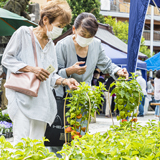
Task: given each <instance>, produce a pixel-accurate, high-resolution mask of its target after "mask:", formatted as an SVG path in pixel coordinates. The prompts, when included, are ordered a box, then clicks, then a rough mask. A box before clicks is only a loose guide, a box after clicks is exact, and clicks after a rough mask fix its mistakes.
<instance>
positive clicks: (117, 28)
mask: <svg viewBox="0 0 160 160" xmlns="http://www.w3.org/2000/svg"><path fill="white" fill-rule="evenodd" d="M105 23H106V24H109V25H110V26H112V27H113V32H114V34H115V36H116V37H118V38H119V39H121V40H122V41H123V42H124V43H126V44H128V28H129V23H128V22H127V21H125V22H121V21H118V22H117V21H116V19H115V18H112V17H111V16H108V17H106V18H105ZM144 41H145V38H144V37H143V36H142V38H141V44H140V49H139V51H140V52H141V53H143V54H145V55H147V57H151V55H150V49H148V48H147V46H145V45H144Z"/></svg>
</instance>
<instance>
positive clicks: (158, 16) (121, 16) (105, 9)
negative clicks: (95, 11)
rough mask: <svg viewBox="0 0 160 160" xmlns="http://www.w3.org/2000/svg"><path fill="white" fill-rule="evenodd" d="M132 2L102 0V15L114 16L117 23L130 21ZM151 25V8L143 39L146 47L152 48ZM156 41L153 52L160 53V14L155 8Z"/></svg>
mask: <svg viewBox="0 0 160 160" xmlns="http://www.w3.org/2000/svg"><path fill="white" fill-rule="evenodd" d="M129 10H130V0H101V12H100V13H101V14H102V15H104V16H106V17H107V16H112V17H113V18H115V19H116V20H117V21H122V22H124V21H129ZM150 23H151V6H149V7H148V10H147V14H146V17H145V25H144V30H143V37H144V38H145V45H146V46H148V48H150V43H151V42H150V28H151V27H150ZM153 39H154V41H153V51H154V52H155V53H157V52H160V13H159V11H158V9H157V8H156V7H154V38H153Z"/></svg>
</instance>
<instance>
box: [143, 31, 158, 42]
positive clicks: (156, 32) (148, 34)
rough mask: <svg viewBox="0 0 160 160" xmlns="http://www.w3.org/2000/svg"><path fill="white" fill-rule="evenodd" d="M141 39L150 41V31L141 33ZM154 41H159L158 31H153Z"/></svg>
mask: <svg viewBox="0 0 160 160" xmlns="http://www.w3.org/2000/svg"><path fill="white" fill-rule="evenodd" d="M143 37H144V38H145V40H149V41H150V30H144V31H143ZM153 40H154V41H160V31H154V36H153Z"/></svg>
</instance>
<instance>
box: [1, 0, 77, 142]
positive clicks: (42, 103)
mask: <svg viewBox="0 0 160 160" xmlns="http://www.w3.org/2000/svg"><path fill="white" fill-rule="evenodd" d="M70 20H71V9H70V7H69V5H68V3H67V1H66V0H54V1H52V2H48V3H46V5H45V6H44V8H43V9H42V11H41V19H40V22H39V26H37V27H36V28H33V27H26V26H22V27H20V28H19V29H18V30H17V31H15V33H14V34H13V36H12V37H11V39H10V41H9V43H8V45H7V47H6V49H5V51H4V54H3V59H2V64H3V65H4V66H5V67H6V68H7V69H8V72H7V79H8V78H9V77H10V74H11V73H15V74H16V73H23V72H32V73H34V74H35V76H36V78H38V79H39V80H40V81H41V83H40V87H39V91H38V97H32V96H28V95H25V94H22V93H20V92H16V91H14V90H11V89H6V96H7V99H8V113H9V116H10V118H11V119H12V121H13V134H14V144H17V143H18V142H20V141H21V138H27V137H29V138H31V139H42V137H44V133H45V129H46V125H47V123H49V124H50V125H51V124H52V122H53V120H54V119H55V116H56V114H57V106H56V101H55V98H54V96H53V93H52V89H51V88H55V87H58V85H68V86H69V88H70V89H76V88H77V85H78V83H77V82H76V80H74V79H65V78H62V77H60V76H59V75H57V74H56V72H57V69H58V65H57V57H56V53H55V46H54V44H53V41H52V39H54V38H56V37H58V36H60V35H61V33H62V30H63V27H64V26H65V25H66V24H69V23H70ZM32 35H33V37H34V38H33V39H35V48H36V51H37V61H38V67H36V66H35V62H34V53H33V45H32V39H31V36H32ZM50 65H52V66H53V67H54V69H55V70H54V71H53V73H49V72H48V71H47V70H46V68H47V67H48V66H50ZM15 83H18V82H15Z"/></svg>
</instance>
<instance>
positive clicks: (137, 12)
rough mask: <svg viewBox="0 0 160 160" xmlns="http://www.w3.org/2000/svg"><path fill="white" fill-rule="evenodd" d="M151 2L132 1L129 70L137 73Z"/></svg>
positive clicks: (145, 0) (143, 0) (148, 0)
mask: <svg viewBox="0 0 160 160" xmlns="http://www.w3.org/2000/svg"><path fill="white" fill-rule="evenodd" d="M149 2H150V0H130V16H129V34H128V54H127V70H128V72H129V73H130V72H135V70H136V66H137V57H138V51H139V46H140V41H141V35H142V30H143V25H144V20H145V15H146V12H147V8H148V4H149Z"/></svg>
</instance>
